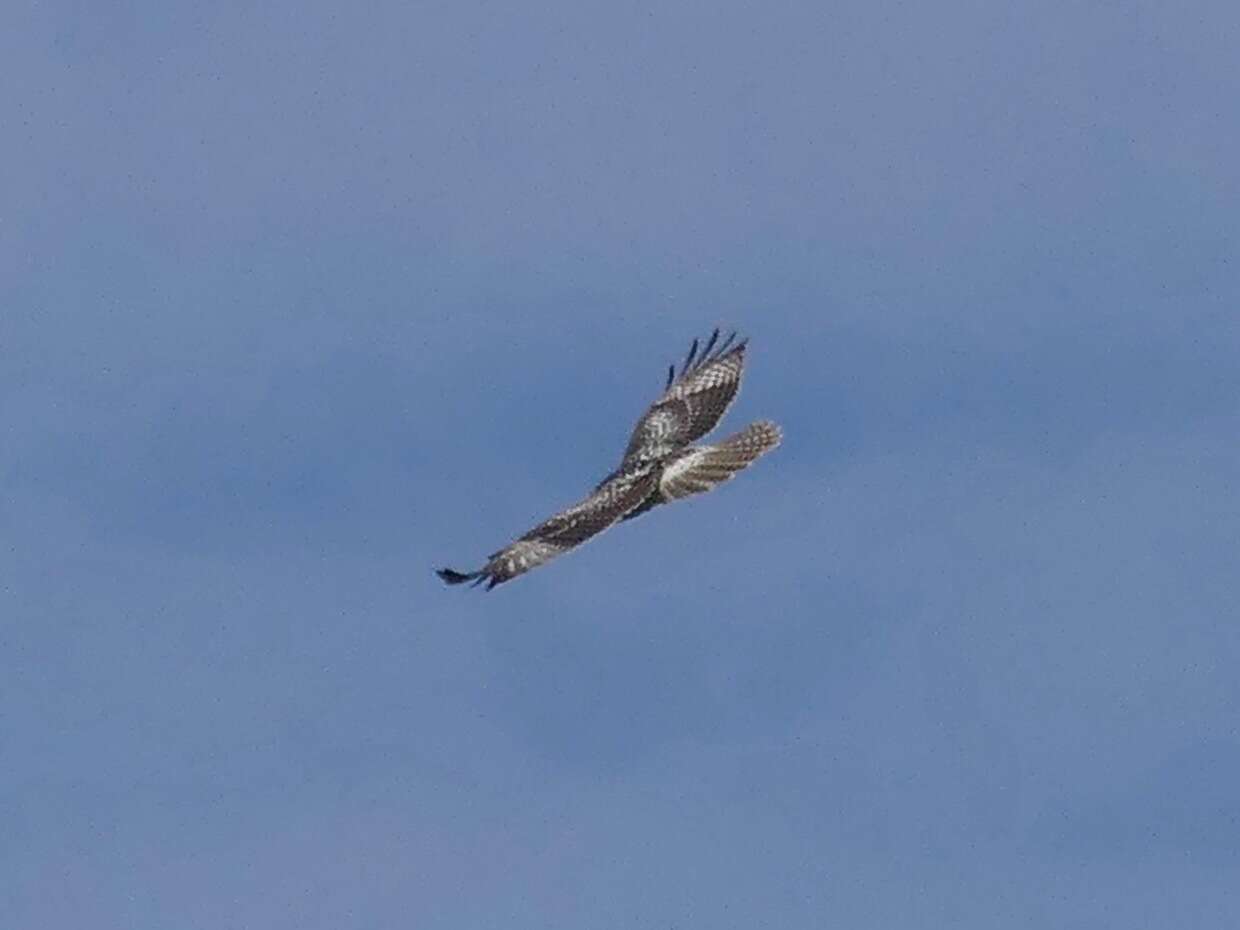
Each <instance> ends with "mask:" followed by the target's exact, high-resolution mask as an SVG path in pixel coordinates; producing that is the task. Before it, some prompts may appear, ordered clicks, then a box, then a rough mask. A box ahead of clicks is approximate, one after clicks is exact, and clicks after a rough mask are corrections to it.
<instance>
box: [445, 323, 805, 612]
mask: <svg viewBox="0 0 1240 930" xmlns="http://www.w3.org/2000/svg"><path fill="white" fill-rule="evenodd" d="M747 342H748V340H745V339H742V340H740V341H739V342H737V341H736V333H732V335H731V336H729V337H728V338H727V339H725V340H724V341H723V342H722V343H719V330H718V329H716V330H715V332H714V334H713V335H712V336H711V337H710V340H709V341H708V342H707V343H706V344H705V345H704V346H702V347H701V348H700V351H699V346H698V340H696V339H694V340H693V345H692V346H690V348H689V354H688V355H687V356H686V357H685V361H684V364H683V365H682V366H681V369H680V374H679V375H678V374H677V373H676V366H675V365H671V366H669V368H668V371H667V384H666V385H665V386H664V390H663V394H662V396H660V397H659V399H658V400H656V401H655V402H654V403H653V404H651V406H650V409H649V410H647V411H646V412H645V414H643V415H642V418H641V419H640V420H638V421H637V426H636V427H635V428H634V429H633V435H632V437H631V438H630V439H629V444H628V447H627V448H626V449H625V450H624V458H623V459H622V460H621V462H620V466H619V467H618V468H617V469H616V470H615V471H613V472H612V473H611V474H609V475H608V476H607V477H606V478H604V479H603V480H602V481H600V482H599V483H598V485H597V486H596V487H595V489H594V492H593V493H592V494H591V495H590V496H589V497H587V498H586V499H585V500H583V501H581V502H579V503H577V504H574V505H573V506H572V507H569V508H568V509H567V510H564V511H562V512H560V513H557V514H556V515H555V516H554V517H551V518H550V519H549V520H546V521H544V522H542V523H540V524H538V526H536V527H534V528H533V529H532V530H530V531H529V532H528V533H526V534H525V535H524V536H522V537H521V538H520V539H518V540H516V541H515V542H513V543H512V544H510V545H508V546H506V547H504V548H503V549H500V550H499V551H498V552H494V553H492V554H491V555H490V556H488V557H487V562H486V564H485V565H483V566H482V567H481V568H480V569H478V570H477V571H473V572H458V571H454V570H452V569H450V568H442V569H439V571H438V572H437V574H438V575H439V577H440V578H442V579H443V580H444V581H446V582H447V583H448V584H461V583H462V582H466V581H472V582H473V583H474V584H475V585H479V584H482V583H483V582H486V586H487V590H488V591H489V590H490V589H491V588H493V587H495V586H496V585H497V584H503V583H504V582H505V581H509V580H511V579H513V578H515V577H517V575H521V574H524V573H525V572H528V571H529V570H530V569H532V568H537V567H538V566H539V565H542V564H543V563H544V562H548V561H550V560H551V559H553V558H555V557H556V556H557V555H560V554H562V553H564V552H567V551H568V550H570V549H573V548H576V547H577V546H579V545H581V544H582V543H583V542H585V541H586V540H587V539H591V538H593V537H594V536H597V535H598V534H599V533H601V532H603V530H605V529H607V528H608V527H610V526H613V525H614V524H616V523H619V522H621V521H622V520H631V519H632V518H633V517H636V516H640V515H641V514H643V513H645V512H646V511H648V510H650V509H651V508H653V507H657V506H659V505H660V504H668V503H671V502H672V501H676V500H679V499H680V498H682V497H688V496H690V495H691V494H700V493H702V492H704V491H709V490H711V489H712V488H714V487H716V486H718V485H720V484H722V483H723V482H725V481H727V480H729V479H731V478H732V477H734V476H735V475H736V473H737V472H739V471H741V470H742V469H744V468H746V467H747V466H749V465H750V464H751V463H753V462H754V461H755V460H756V459H757V458H758V457H759V456H761V455H765V454H766V453H767V452H770V451H771V450H772V449H774V448H775V447H776V446H777V445H779V441H780V439H781V438H782V433H781V432H780V429H779V427H778V426H776V425H775V424H774V423H771V422H770V421H767V420H759V421H758V422H756V423H750V424H749V425H748V426H746V427H745V428H744V429H743V430H741V431H740V432H739V433H736V434H735V435H732V436H729V437H727V438H726V439H724V440H722V441H721V442H718V443H716V444H714V445H691V443H693V442H694V441H695V440H698V439H701V438H702V437H703V436H705V435H706V434H707V433H709V432H710V431H711V430H712V429H714V428H715V425H716V424H718V422H719V420H720V419H721V418H722V417H723V414H724V413H725V412H726V411H727V409H728V407H729V406H731V404H732V401H733V400H734V399H735V397H736V391H737V389H738V388H739V387H740V383H741V370H742V368H743V367H744V364H745V346H746V344H747Z"/></svg>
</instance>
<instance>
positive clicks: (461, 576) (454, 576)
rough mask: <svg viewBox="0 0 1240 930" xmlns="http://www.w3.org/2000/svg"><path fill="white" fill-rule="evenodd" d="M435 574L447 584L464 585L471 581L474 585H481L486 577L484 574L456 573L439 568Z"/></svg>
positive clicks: (448, 569) (478, 572) (479, 572)
mask: <svg viewBox="0 0 1240 930" xmlns="http://www.w3.org/2000/svg"><path fill="white" fill-rule="evenodd" d="M435 574H436V575H438V576H439V577H440V578H442V579H443V580H444V581H446V582H447V583H448V584H464V583H465V582H466V581H472V582H473V583H474V584H481V583H482V580H483V579H484V578H485V577H486V573H485V572H481V571H477V572H457V571H453V570H452V569H450V568H440V569H438V570H436V572H435Z"/></svg>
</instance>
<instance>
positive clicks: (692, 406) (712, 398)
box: [624, 329, 745, 464]
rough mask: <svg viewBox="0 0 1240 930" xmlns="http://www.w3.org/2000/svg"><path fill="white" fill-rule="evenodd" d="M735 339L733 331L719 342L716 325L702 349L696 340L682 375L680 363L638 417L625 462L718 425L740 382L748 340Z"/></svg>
mask: <svg viewBox="0 0 1240 930" xmlns="http://www.w3.org/2000/svg"><path fill="white" fill-rule="evenodd" d="M735 339H736V333H733V334H732V335H731V336H729V337H728V338H727V339H726V340H725V341H724V342H723V344H722V345H720V346H718V347H716V345H715V344H716V343H717V342H718V341H719V330H717V329H716V330H715V332H714V334H713V335H712V336H711V337H710V341H709V342H707V343H706V345H705V347H703V348H702V350H701V351H700V352H699V351H698V341H697V340H696V339H695V340H693V345H692V346H691V347H690V349H689V355H688V356H687V357H686V358H685V362H684V365H683V366H682V367H681V369H680V375H679V376H677V374H676V366H674V365H673V366H672V367H671V368H670V369H668V372H667V388H666V389H665V390H664V392H663V396H662V397H660V398H659V399H658V400H656V401H655V402H654V404H652V405H651V407H650V409H649V410H647V411H646V413H645V414H644V415H643V416H642V418H641V419H640V420H638V421H637V426H636V427H635V428H634V430H633V435H632V437H631V438H630V439H629V445H628V448H627V449H625V450H624V462H625V464H631V463H633V462H638V461H650V460H652V459H655V458H659V457H660V456H664V455H667V454H668V453H670V452H674V451H675V450H676V449H679V448H681V447H683V446H686V445H688V444H689V443H691V442H693V441H694V440H695V439H700V438H701V437H703V436H705V435H706V434H707V433H709V432H710V431H711V430H712V429H714V428H715V424H717V423H718V422H719V420H720V418H722V417H723V414H724V412H725V411H726V410H727V409H728V407H729V405H731V403H732V401H733V399H734V398H735V397H736V391H737V388H739V387H740V383H741V370H742V368H743V367H744V364H745V340H744V339H742V340H741V341H740V342H736V343H735V344H733V343H734V340H735Z"/></svg>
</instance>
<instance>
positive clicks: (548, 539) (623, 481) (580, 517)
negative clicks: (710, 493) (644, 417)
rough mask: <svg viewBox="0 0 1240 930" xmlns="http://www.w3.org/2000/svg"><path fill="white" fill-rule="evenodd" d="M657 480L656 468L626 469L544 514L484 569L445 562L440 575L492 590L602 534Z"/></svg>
mask: <svg viewBox="0 0 1240 930" xmlns="http://www.w3.org/2000/svg"><path fill="white" fill-rule="evenodd" d="M655 486H656V478H655V474H654V470H653V469H651V470H648V471H643V472H641V473H638V474H634V475H620V476H619V477H616V478H614V479H612V480H611V481H608V482H606V483H604V484H603V485H602V486H600V487H599V488H598V489H597V490H596V491H595V492H594V493H593V494H591V495H590V496H589V497H587V498H586V499H585V500H583V501H581V502H580V503H577V504H574V505H573V506H572V507H569V508H568V509H567V510H563V511H561V512H560V513H557V514H556V515H555V516H554V517H551V518H550V519H548V520H544V521H543V522H542V523H540V524H538V526H536V527H534V528H533V529H532V530H530V531H529V532H528V533H526V534H525V535H524V536H522V537H521V538H520V539H518V540H516V541H515V542H513V543H512V544H511V545H508V546H505V547H504V548H503V549H501V550H500V551H499V552H495V553H492V554H491V556H490V557H489V558H488V559H487V564H486V565H484V566H483V567H482V568H481V569H479V570H478V571H476V572H457V571H453V570H452V569H450V568H445V569H441V570H440V571H439V573H438V574H439V577H440V578H442V579H443V580H444V581H446V582H448V584H460V583H461V582H463V581H473V582H474V584H481V583H482V582H484V581H485V582H487V589H488V590H489V589H491V588H493V587H495V586H496V585H497V584H503V583H504V582H505V581H508V580H509V579H511V578H515V577H516V576H517V575H520V574H523V573H525V572H528V571H529V570H530V569H531V568H537V567H538V566H539V565H542V564H543V563H544V562H548V561H550V560H551V559H553V558H555V557H556V556H557V555H560V554H561V553H564V552H567V551H568V550H569V549H573V548H575V547H576V546H579V545H581V544H582V543H583V542H585V541H586V540H587V539H590V538H591V537H593V536H597V535H598V534H599V533H601V532H602V531H603V530H605V529H607V528H608V527H609V526H611V525H612V524H613V523H615V522H617V521H618V520H620V519H622V518H623V517H624V516H625V514H627V513H629V512H630V511H632V510H634V509H636V508H637V507H640V506H641V505H642V503H643V502H644V501H645V499H646V498H647V497H649V496H650V495H651V494H653V493H654V491H655Z"/></svg>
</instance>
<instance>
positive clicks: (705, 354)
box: [702, 326, 719, 361]
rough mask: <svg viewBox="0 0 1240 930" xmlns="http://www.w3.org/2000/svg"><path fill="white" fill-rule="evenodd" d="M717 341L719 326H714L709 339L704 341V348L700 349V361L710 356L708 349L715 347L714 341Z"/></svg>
mask: <svg viewBox="0 0 1240 930" xmlns="http://www.w3.org/2000/svg"><path fill="white" fill-rule="evenodd" d="M718 341H719V327H718V326H716V327H715V331H714V332H713V333H711V334H710V341H709V342H707V343H706V348H705V349H703V350H702V361H706V360H707V359H708V358H710V350H711V349H713V348H714V347H715V343H716V342H718Z"/></svg>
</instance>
